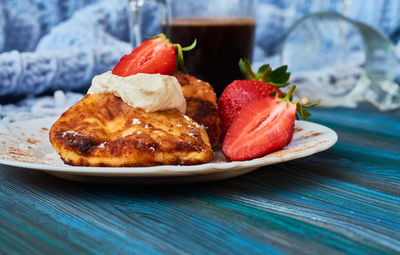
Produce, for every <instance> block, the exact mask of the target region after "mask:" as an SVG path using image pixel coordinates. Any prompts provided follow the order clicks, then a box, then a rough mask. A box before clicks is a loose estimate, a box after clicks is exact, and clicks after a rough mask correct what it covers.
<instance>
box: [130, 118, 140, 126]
mask: <svg viewBox="0 0 400 255" xmlns="http://www.w3.org/2000/svg"><path fill="white" fill-rule="evenodd" d="M140 124H142V122H140V120H139V119H136V118H133V120H132V125H140Z"/></svg>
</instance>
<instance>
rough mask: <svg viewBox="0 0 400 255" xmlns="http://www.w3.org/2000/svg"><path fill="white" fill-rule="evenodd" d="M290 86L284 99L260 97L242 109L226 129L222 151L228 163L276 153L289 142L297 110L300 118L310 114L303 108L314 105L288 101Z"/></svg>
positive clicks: (289, 99) (291, 90)
mask: <svg viewBox="0 0 400 255" xmlns="http://www.w3.org/2000/svg"><path fill="white" fill-rule="evenodd" d="M294 89H295V86H293V87H292V88H291V89H290V91H289V92H288V94H286V96H285V97H284V98H281V97H279V96H278V95H275V96H272V97H270V98H259V99H257V100H255V101H253V102H250V103H248V104H247V105H246V106H245V107H243V109H242V111H241V113H240V114H239V115H238V117H237V118H236V119H235V120H234V122H233V123H232V125H231V127H230V128H229V130H228V132H227V134H226V136H225V139H224V141H223V144H222V152H223V153H224V155H225V156H226V157H227V158H228V159H229V160H231V161H242V160H249V159H253V158H257V157H261V156H264V155H266V154H269V153H271V152H274V151H277V150H280V149H282V148H283V147H285V146H286V145H287V144H289V143H290V141H291V140H292V137H293V132H294V121H295V120H296V111H297V112H298V115H300V116H301V117H302V118H303V119H307V118H308V117H310V116H311V114H310V113H309V112H308V111H306V110H305V108H308V107H311V106H314V105H316V104H318V103H319V102H316V103H314V104H311V105H302V104H301V103H300V102H291V99H292V94H293V91H294Z"/></svg>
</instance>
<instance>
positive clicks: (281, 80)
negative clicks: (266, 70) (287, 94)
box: [266, 65, 290, 88]
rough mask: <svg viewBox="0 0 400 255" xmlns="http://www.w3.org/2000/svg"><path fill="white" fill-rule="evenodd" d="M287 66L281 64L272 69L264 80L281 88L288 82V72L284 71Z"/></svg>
mask: <svg viewBox="0 0 400 255" xmlns="http://www.w3.org/2000/svg"><path fill="white" fill-rule="evenodd" d="M286 71H287V66H286V65H285V66H281V67H279V68H277V69H275V70H273V71H272V72H271V73H270V74H269V75H268V77H267V79H266V81H267V82H268V83H270V84H272V85H274V86H275V87H278V88H282V87H285V86H287V85H288V84H289V77H290V73H289V72H286Z"/></svg>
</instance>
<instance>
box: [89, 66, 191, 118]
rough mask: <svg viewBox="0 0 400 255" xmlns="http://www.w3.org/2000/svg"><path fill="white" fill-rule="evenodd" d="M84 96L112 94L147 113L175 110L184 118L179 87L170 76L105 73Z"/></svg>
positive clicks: (183, 101) (182, 98)
mask: <svg viewBox="0 0 400 255" xmlns="http://www.w3.org/2000/svg"><path fill="white" fill-rule="evenodd" d="M87 93H88V94H99V93H112V94H114V95H115V96H117V97H120V98H121V99H122V100H123V101H124V102H125V103H127V104H128V105H130V106H132V107H138V108H141V109H143V110H144V111H146V112H155V111H164V110H170V109H177V110H178V111H179V112H181V113H183V114H184V113H185V111H186V100H185V97H184V96H183V92H182V88H181V85H180V84H179V82H178V80H177V79H176V78H175V77H174V76H169V75H161V74H144V73H139V74H135V75H131V76H127V77H122V76H118V75H114V74H112V72H111V71H108V72H105V73H103V74H100V75H97V76H95V77H94V78H93V80H92V85H91V86H90V88H89V90H88V92H87Z"/></svg>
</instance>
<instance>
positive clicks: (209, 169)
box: [0, 117, 338, 177]
mask: <svg viewBox="0 0 400 255" xmlns="http://www.w3.org/2000/svg"><path fill="white" fill-rule="evenodd" d="M50 119H54V117H47V118H40V119H33V120H27V121H48V120H50ZM21 122H25V121H21ZM21 122H15V123H13V124H18V123H21ZM296 123H302V125H313V126H317V127H318V129H323V130H324V132H326V133H327V135H328V134H329V137H331V139H327V140H326V142H324V143H321V144H318V146H313V147H310V148H306V149H304V150H302V151H300V152H297V153H295V154H289V155H284V156H281V157H265V156H264V157H260V158H255V159H252V160H246V161H232V162H222V163H219V162H209V163H204V164H199V165H161V166H150V167H91V166H70V165H63V166H57V165H47V164H36V163H29V162H21V161H15V160H8V159H0V165H5V166H10V167H16V168H24V169H30V170H37V171H44V172H47V173H54V174H56V173H58V174H71V175H81V176H103V177H122V176H125V177H166V176H169V177H172V176H190V175H203V174H210V173H216V172H217V171H227V170H231V171H235V170H236V171H240V170H241V169H243V168H255V169H256V168H259V167H262V166H266V165H272V164H277V163H283V162H287V161H291V160H295V159H299V158H303V157H307V156H310V155H313V154H315V153H318V152H322V151H325V150H327V149H329V148H330V147H332V146H333V145H334V144H335V143H336V142H337V140H338V135H337V133H336V132H335V131H334V130H333V129H331V128H329V127H326V126H324V125H322V124H318V123H315V122H311V121H304V120H299V121H297V120H296ZM285 148H286V147H285ZM285 148H284V149H285ZM284 149H283V150H284ZM279 151H282V150H279ZM266 156H268V155H266Z"/></svg>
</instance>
